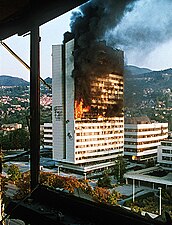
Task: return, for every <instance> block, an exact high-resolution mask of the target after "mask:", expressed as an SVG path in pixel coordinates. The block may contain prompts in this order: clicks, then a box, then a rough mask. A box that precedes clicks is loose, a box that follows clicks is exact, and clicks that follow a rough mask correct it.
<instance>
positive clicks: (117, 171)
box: [113, 156, 126, 181]
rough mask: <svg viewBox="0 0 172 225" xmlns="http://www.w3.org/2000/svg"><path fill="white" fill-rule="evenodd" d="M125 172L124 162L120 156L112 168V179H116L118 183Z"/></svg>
mask: <svg viewBox="0 0 172 225" xmlns="http://www.w3.org/2000/svg"><path fill="white" fill-rule="evenodd" d="M125 172H126V165H125V161H124V159H123V157H122V156H120V157H119V158H118V160H117V161H116V164H115V166H114V171H113V174H114V178H116V179H117V180H118V181H121V180H122V179H123V176H124V173H125Z"/></svg>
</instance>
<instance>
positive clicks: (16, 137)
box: [0, 128, 30, 150]
mask: <svg viewBox="0 0 172 225" xmlns="http://www.w3.org/2000/svg"><path fill="white" fill-rule="evenodd" d="M0 143H1V148H2V150H14V149H23V148H24V149H28V148H29V145H30V143H29V132H28V131H27V130H25V129H23V128H21V129H17V130H14V131H9V132H7V133H6V134H3V133H1V135H0Z"/></svg>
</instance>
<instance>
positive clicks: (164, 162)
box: [157, 139, 172, 171]
mask: <svg viewBox="0 0 172 225" xmlns="http://www.w3.org/2000/svg"><path fill="white" fill-rule="evenodd" d="M157 162H158V163H159V164H160V166H161V167H162V168H163V169H165V170H171V171H172V139H167V140H164V141H162V142H161V145H160V146H158V155H157Z"/></svg>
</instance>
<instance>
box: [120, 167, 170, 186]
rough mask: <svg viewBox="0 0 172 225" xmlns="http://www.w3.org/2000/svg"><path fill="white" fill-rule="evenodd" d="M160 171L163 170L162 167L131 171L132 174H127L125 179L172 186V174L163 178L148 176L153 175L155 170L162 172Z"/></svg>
mask: <svg viewBox="0 0 172 225" xmlns="http://www.w3.org/2000/svg"><path fill="white" fill-rule="evenodd" d="M160 169H162V168H161V167H150V168H146V169H141V170H137V171H131V172H127V173H125V174H124V178H129V179H133V180H138V181H146V182H150V183H156V184H165V185H168V186H172V172H169V173H168V174H167V175H166V176H163V177H157V176H151V175H148V173H151V172H153V171H155V170H160Z"/></svg>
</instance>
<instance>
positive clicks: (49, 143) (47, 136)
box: [43, 123, 53, 150]
mask: <svg viewBox="0 0 172 225" xmlns="http://www.w3.org/2000/svg"><path fill="white" fill-rule="evenodd" d="M43 133H44V148H46V149H50V150H52V148H53V128H52V123H44V128H43Z"/></svg>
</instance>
